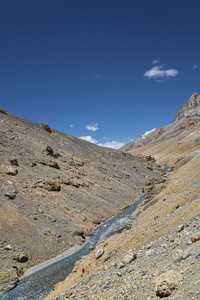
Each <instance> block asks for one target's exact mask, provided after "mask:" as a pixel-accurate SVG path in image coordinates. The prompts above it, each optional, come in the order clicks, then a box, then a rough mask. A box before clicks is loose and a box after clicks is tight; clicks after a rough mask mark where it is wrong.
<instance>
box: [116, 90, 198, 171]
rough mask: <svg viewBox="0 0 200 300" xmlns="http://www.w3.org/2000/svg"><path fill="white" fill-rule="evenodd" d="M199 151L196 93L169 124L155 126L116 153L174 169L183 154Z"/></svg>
mask: <svg viewBox="0 0 200 300" xmlns="http://www.w3.org/2000/svg"><path fill="white" fill-rule="evenodd" d="M199 148H200V94H198V93H194V94H193V95H192V96H191V97H190V99H189V101H188V102H187V103H185V104H184V105H183V107H182V108H181V109H180V111H179V112H178V113H177V114H176V116H175V119H174V121H173V122H172V123H170V124H168V125H167V126H165V127H159V128H156V129H155V130H153V131H151V132H150V133H149V134H147V135H145V136H144V135H141V136H140V137H139V138H137V139H136V140H135V141H134V142H131V143H129V144H127V145H125V146H123V147H122V148H121V149H120V150H121V151H125V152H128V153H132V154H145V155H152V156H153V157H154V158H155V159H156V160H157V161H159V162H164V163H167V164H168V165H171V166H174V165H175V164H176V163H178V162H180V160H182V159H184V157H185V156H186V155H187V154H190V153H192V152H195V151H197V152H198V151H199Z"/></svg>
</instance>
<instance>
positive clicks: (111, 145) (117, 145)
mask: <svg viewBox="0 0 200 300" xmlns="http://www.w3.org/2000/svg"><path fill="white" fill-rule="evenodd" d="M97 145H98V146H102V147H108V148H113V149H116V150H117V149H119V148H121V147H122V146H124V145H125V142H119V141H112V142H106V143H104V144H102V143H99V144H97Z"/></svg>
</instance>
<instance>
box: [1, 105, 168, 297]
mask: <svg viewBox="0 0 200 300" xmlns="http://www.w3.org/2000/svg"><path fill="white" fill-rule="evenodd" d="M0 161H1V164H0V261H1V268H0V291H5V290H6V289H10V288H13V287H14V286H15V285H16V283H17V281H18V280H19V278H20V276H21V275H22V274H23V272H24V271H26V270H27V269H28V268H30V267H32V266H35V265H37V264H39V263H41V262H44V261H46V260H48V259H50V258H52V257H55V256H57V255H58V254H60V253H62V252H63V251H65V250H66V249H68V248H69V247H71V246H73V245H75V244H82V243H83V242H84V240H85V236H86V235H87V234H89V233H90V232H91V231H92V230H93V229H94V228H95V227H96V225H97V224H99V223H101V222H102V221H104V220H106V219H109V218H110V217H111V216H112V215H115V214H116V213H118V212H119V211H120V210H121V209H122V208H123V207H124V206H125V205H127V204H129V203H130V202H132V201H134V199H136V197H137V196H138V194H139V193H140V192H141V189H142V187H143V186H144V184H145V182H146V181H148V180H150V179H151V178H155V177H156V178H162V175H163V174H164V172H165V170H164V168H162V167H160V166H159V165H158V164H156V163H155V162H154V161H153V160H152V159H151V158H149V159H145V158H137V157H134V156H132V155H131V154H128V153H122V152H119V151H115V150H112V149H108V148H103V147H99V146H96V145H93V144H91V143H88V142H86V141H83V140H81V139H78V138H75V137H72V136H70V135H67V134H66V133H63V132H59V131H57V130H54V129H50V128H49V127H48V125H45V124H36V123H33V122H30V121H28V120H25V119H22V118H20V117H17V116H15V115H12V114H10V113H8V112H6V111H4V110H3V109H0Z"/></svg>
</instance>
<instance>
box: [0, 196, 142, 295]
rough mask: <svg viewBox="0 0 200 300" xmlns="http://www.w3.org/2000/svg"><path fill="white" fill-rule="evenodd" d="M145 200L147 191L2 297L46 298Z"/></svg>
mask: <svg viewBox="0 0 200 300" xmlns="http://www.w3.org/2000/svg"><path fill="white" fill-rule="evenodd" d="M143 200H144V194H141V195H140V197H138V199H137V200H136V201H135V202H133V203H132V204H131V205H129V206H128V207H127V208H126V209H124V210H123V211H122V212H121V213H119V214H118V215H116V216H114V217H113V218H111V219H109V220H107V221H106V222H104V223H102V224H100V225H98V226H97V227H96V229H95V231H94V232H93V233H92V235H91V236H89V237H88V238H87V240H86V242H85V243H84V244H83V245H82V246H75V247H72V248H70V249H69V250H67V251H66V252H65V253H63V254H62V255H59V256H57V257H56V258H54V259H51V260H49V261H47V262H45V263H43V264H40V265H38V266H36V267H33V268H31V269H30V270H28V271H27V272H26V273H25V274H24V276H23V278H22V279H21V281H20V283H19V285H18V286H17V287H16V288H15V289H13V290H11V291H9V292H7V293H5V294H3V295H2V300H10V299H12V300H15V299H16V300H18V299H23V300H31V299H36V298H37V299H43V298H44V297H45V296H46V295H48V294H49V293H50V292H51V290H52V288H53V286H54V285H55V284H56V283H58V282H60V281H62V280H64V279H65V278H66V277H67V276H68V275H69V274H70V273H71V271H72V269H73V267H74V265H75V263H76V262H77V261H78V260H80V259H81V258H82V257H83V256H85V255H87V254H89V253H90V252H91V250H92V249H94V248H95V247H96V246H97V245H98V244H99V243H100V242H101V241H102V240H103V239H105V238H106V237H109V236H111V235H113V234H114V233H115V232H116V231H117V230H119V229H120V228H121V227H123V226H126V225H127V224H129V222H130V221H131V220H133V219H134V217H135V215H136V213H137V209H138V207H139V205H140V204H141V203H142V202H143ZM36 287H37V288H36Z"/></svg>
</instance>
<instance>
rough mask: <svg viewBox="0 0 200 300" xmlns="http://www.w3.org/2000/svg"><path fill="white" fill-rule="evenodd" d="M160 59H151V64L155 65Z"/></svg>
mask: <svg viewBox="0 0 200 300" xmlns="http://www.w3.org/2000/svg"><path fill="white" fill-rule="evenodd" d="M159 62H160V61H159V60H158V59H155V60H154V61H152V64H154V65H157V64H158V63H159Z"/></svg>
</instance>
